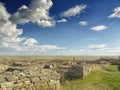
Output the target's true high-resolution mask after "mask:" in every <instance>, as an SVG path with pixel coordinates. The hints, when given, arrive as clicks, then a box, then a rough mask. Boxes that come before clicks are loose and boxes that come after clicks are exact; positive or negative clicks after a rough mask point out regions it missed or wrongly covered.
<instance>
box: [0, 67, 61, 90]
mask: <svg viewBox="0 0 120 90" xmlns="http://www.w3.org/2000/svg"><path fill="white" fill-rule="evenodd" d="M0 90H60V75H59V74H58V73H57V72H56V71H55V70H50V69H44V68H41V65H35V66H28V67H13V66H10V67H8V68H7V69H6V71H5V72H3V73H1V79H0Z"/></svg>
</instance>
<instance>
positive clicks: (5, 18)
mask: <svg viewBox="0 0 120 90" xmlns="http://www.w3.org/2000/svg"><path fill="white" fill-rule="evenodd" d="M46 7H48V6H46ZM22 8H24V9H26V8H27V7H26V6H23V7H22ZM10 17H11V15H10V14H9V13H8V12H7V11H6V8H5V7H4V6H3V4H2V3H0V52H1V54H4V55H6V54H14V55H15V54H19V55H21V54H32V53H33V52H35V51H37V53H40V52H47V51H53V50H60V49H64V48H63V47H59V46H57V45H39V44H38V41H37V40H36V39H34V38H25V37H21V35H22V34H23V30H22V29H18V28H17V25H16V24H15V23H13V22H11V21H10V20H9V18H10Z"/></svg>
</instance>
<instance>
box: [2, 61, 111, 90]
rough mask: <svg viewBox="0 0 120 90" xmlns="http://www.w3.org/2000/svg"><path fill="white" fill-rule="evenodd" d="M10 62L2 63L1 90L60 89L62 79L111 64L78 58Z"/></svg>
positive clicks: (86, 73) (79, 76) (83, 74)
mask: <svg viewBox="0 0 120 90" xmlns="http://www.w3.org/2000/svg"><path fill="white" fill-rule="evenodd" d="M9 62H10V63H9ZM9 62H7V63H8V64H6V62H4V63H5V64H3V63H2V64H0V90H60V82H61V81H64V80H66V79H77V78H82V77H84V76H86V75H88V74H90V73H91V72H92V71H94V70H98V69H101V68H103V67H106V66H107V65H109V63H106V61H105V62H104V61H102V62H101V61H91V62H87V61H76V60H73V61H70V60H66V61H65V60H51V61H45V60H43V61H41V60H33V61H27V60H26V61H15V60H13V61H9Z"/></svg>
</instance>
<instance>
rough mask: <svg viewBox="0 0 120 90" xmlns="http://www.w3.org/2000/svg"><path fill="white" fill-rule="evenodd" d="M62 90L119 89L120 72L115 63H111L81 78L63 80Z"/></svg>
mask: <svg viewBox="0 0 120 90" xmlns="http://www.w3.org/2000/svg"><path fill="white" fill-rule="evenodd" d="M62 90H120V72H119V71H118V69H117V66H116V65H111V66H109V67H107V68H105V69H103V70H99V71H94V72H92V73H91V74H90V75H88V76H86V77H84V78H83V79H76V80H72V81H69V80H68V81H65V82H64V83H62Z"/></svg>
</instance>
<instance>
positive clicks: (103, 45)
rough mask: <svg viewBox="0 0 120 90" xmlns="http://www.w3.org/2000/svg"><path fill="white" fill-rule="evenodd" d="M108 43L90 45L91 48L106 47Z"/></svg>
mask: <svg viewBox="0 0 120 90" xmlns="http://www.w3.org/2000/svg"><path fill="white" fill-rule="evenodd" d="M106 46H107V45H106V44H98V45H90V46H88V48H89V49H102V48H105V47H106Z"/></svg>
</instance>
